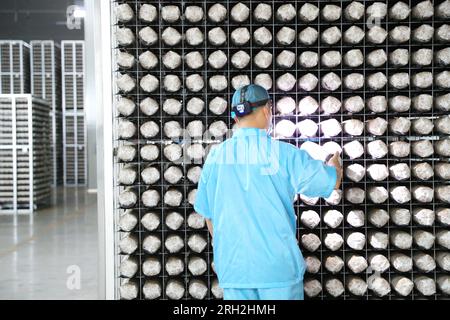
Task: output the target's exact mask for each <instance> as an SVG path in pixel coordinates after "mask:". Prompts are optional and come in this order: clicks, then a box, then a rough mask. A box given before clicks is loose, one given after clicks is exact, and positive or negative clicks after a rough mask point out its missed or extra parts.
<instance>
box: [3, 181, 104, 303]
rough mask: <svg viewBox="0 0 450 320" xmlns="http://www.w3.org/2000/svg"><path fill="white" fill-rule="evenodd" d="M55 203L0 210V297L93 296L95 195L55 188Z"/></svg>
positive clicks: (70, 297)
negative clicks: (15, 211)
mask: <svg viewBox="0 0 450 320" xmlns="http://www.w3.org/2000/svg"><path fill="white" fill-rule="evenodd" d="M56 195H57V196H58V197H57V199H58V201H57V202H56V205H55V206H52V207H50V208H47V209H43V210H40V211H37V212H35V214H34V215H33V216H31V217H30V216H23V215H20V216H17V217H14V216H1V215H0V299H96V298H97V296H98V293H97V284H98V283H97V273H98V270H97V243H98V239H97V197H96V194H88V193H86V191H85V189H82V188H59V189H58V190H57V194H55V196H56Z"/></svg>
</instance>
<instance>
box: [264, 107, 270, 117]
mask: <svg viewBox="0 0 450 320" xmlns="http://www.w3.org/2000/svg"><path fill="white" fill-rule="evenodd" d="M271 113H272V112H271V110H270V108H269V107H268V106H265V107H264V115H265V116H266V118H269V117H270V116H271Z"/></svg>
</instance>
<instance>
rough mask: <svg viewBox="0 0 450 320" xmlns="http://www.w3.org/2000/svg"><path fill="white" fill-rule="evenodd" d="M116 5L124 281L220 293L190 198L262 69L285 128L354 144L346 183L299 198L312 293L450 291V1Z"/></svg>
mask: <svg viewBox="0 0 450 320" xmlns="http://www.w3.org/2000/svg"><path fill="white" fill-rule="evenodd" d="M111 5H112V12H113V18H112V21H113V24H112V36H113V39H112V42H113V48H112V50H113V51H112V55H113V60H114V65H113V78H114V92H115V95H114V124H113V129H114V133H113V134H114V137H115V152H114V163H115V164H114V167H115V170H114V171H115V176H114V181H115V185H114V196H115V199H114V206H115V211H114V215H115V222H116V223H115V230H117V243H116V253H117V256H116V266H115V270H116V275H117V279H116V297H118V298H121V299H220V298H222V292H221V290H220V288H219V287H218V283H217V279H216V275H215V273H214V268H213V260H212V259H213V256H212V247H211V238H210V236H209V234H208V232H207V230H206V227H205V222H204V220H203V219H202V218H201V217H200V216H199V215H198V214H196V213H195V212H194V210H193V205H192V204H193V202H194V199H195V192H196V183H197V182H198V177H199V174H200V172H201V164H202V162H203V159H204V157H205V155H206V154H207V152H208V150H209V149H210V148H211V147H213V146H214V145H215V144H217V143H219V142H220V141H221V140H223V138H224V137H225V136H226V133H227V129H231V128H232V126H233V123H232V121H231V120H230V118H229V113H230V108H229V103H230V99H231V96H232V94H233V92H234V90H235V89H236V88H238V87H240V86H242V85H245V84H248V83H257V84H260V85H262V86H263V87H265V88H266V89H267V90H268V91H269V93H270V94H271V95H272V97H273V102H274V109H273V113H274V118H273V119H274V120H273V121H274V123H273V124H274V130H273V135H274V137H275V138H277V139H281V140H283V141H286V142H289V143H292V144H294V145H296V146H298V147H300V148H303V149H306V150H307V151H308V150H309V151H310V152H311V154H312V156H314V157H316V158H324V157H325V156H326V154H327V153H330V152H333V151H335V150H338V151H340V152H342V156H343V163H344V173H345V177H344V182H343V184H342V190H340V191H336V192H334V193H333V194H332V196H331V197H330V198H328V199H310V198H306V197H304V196H302V195H299V196H298V197H297V199H296V200H295V203H294V206H295V208H296V212H297V216H298V219H297V221H298V228H297V234H298V239H299V245H300V247H301V249H302V252H303V255H304V258H305V261H306V264H307V271H306V273H305V279H304V288H305V297H306V298H307V299H447V298H448V297H449V294H450V276H449V275H448V272H449V271H450V251H449V249H450V227H449V226H450V184H449V183H448V181H449V178H450V161H449V158H450V136H449V134H450V129H449V128H450V116H449V111H450V72H449V71H448V70H449V65H450V1H448V0H446V1H442V0H439V1H384V2H379V1H225V2H218V1H182V2H177V3H175V2H171V1H153V2H148V1H112V2H111ZM318 146H319V147H318ZM317 150H319V151H320V152H314V151H317Z"/></svg>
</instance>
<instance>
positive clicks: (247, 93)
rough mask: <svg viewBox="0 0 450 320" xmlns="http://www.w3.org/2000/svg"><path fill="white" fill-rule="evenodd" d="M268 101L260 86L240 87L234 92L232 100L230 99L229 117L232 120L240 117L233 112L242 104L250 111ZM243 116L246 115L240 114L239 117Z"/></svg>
mask: <svg viewBox="0 0 450 320" xmlns="http://www.w3.org/2000/svg"><path fill="white" fill-rule="evenodd" d="M269 100H270V96H269V93H268V92H267V90H266V89H264V88H263V87H261V86H260V85H257V84H249V85H245V86H242V87H240V88H239V89H237V90H236V91H235V92H234V94H233V98H232V99H231V109H232V111H231V117H232V118H234V117H236V116H238V117H239V116H240V114H239V113H236V112H235V111H236V109H235V108H237V107H238V106H239V105H242V104H243V103H247V104H248V105H249V106H250V108H251V110H253V109H256V108H258V107H261V106H263V105H265V104H266V103H267V102H268V101H269ZM247 114H248V113H247ZM243 115H246V114H242V115H241V116H243Z"/></svg>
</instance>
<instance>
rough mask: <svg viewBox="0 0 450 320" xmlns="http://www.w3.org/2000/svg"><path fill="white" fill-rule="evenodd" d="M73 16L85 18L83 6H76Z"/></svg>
mask: <svg viewBox="0 0 450 320" xmlns="http://www.w3.org/2000/svg"><path fill="white" fill-rule="evenodd" d="M73 16H74V17H75V18H77V19H81V18H85V17H86V10H84V9H83V8H76V9H75V11H74V12H73Z"/></svg>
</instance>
